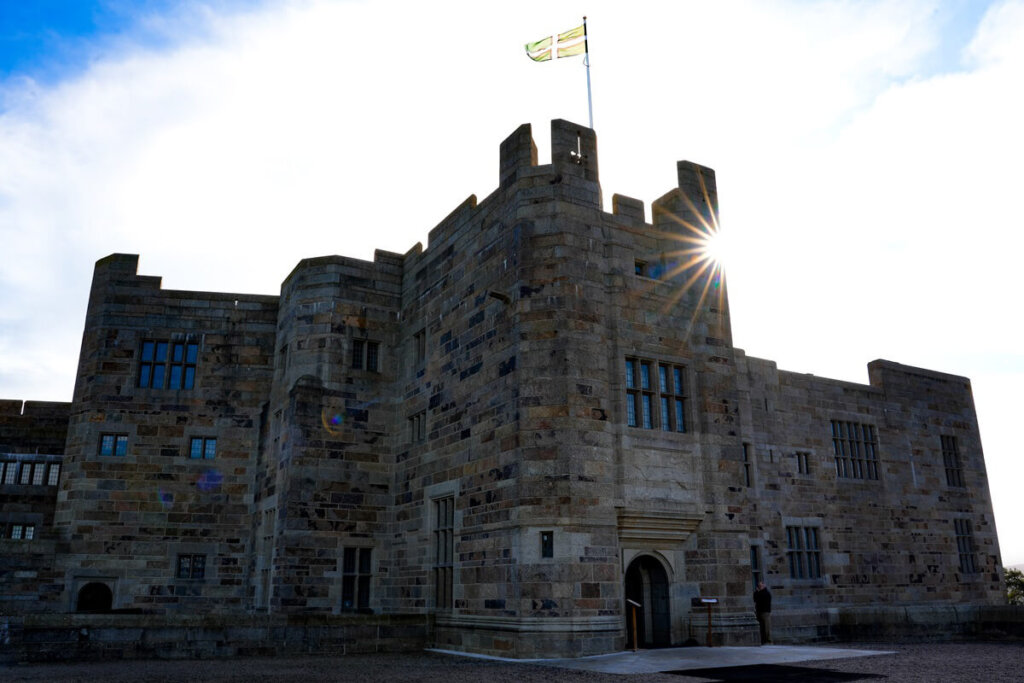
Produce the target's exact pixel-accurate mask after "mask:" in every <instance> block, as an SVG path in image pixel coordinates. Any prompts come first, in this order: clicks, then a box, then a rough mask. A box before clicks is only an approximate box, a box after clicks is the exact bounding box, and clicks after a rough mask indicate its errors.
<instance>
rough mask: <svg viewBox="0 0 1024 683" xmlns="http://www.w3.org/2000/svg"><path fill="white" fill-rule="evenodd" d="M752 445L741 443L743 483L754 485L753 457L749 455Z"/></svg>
mask: <svg viewBox="0 0 1024 683" xmlns="http://www.w3.org/2000/svg"><path fill="white" fill-rule="evenodd" d="M752 450H753V447H752V446H751V445H750V444H749V443H745V444H743V485H744V486H748V487H749V486H753V485H754V473H753V468H754V459H753V456H752V455H751V451H752Z"/></svg>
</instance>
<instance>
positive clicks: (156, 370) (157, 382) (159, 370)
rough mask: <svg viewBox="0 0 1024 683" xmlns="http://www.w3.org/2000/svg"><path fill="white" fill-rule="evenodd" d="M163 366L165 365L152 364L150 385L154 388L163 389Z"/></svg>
mask: <svg viewBox="0 0 1024 683" xmlns="http://www.w3.org/2000/svg"><path fill="white" fill-rule="evenodd" d="M165 367H166V366H164V365H154V366H153V382H152V384H151V385H150V386H152V387H153V388H154V389H163V388H164V369H165Z"/></svg>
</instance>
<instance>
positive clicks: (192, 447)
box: [188, 436, 217, 460]
mask: <svg viewBox="0 0 1024 683" xmlns="http://www.w3.org/2000/svg"><path fill="white" fill-rule="evenodd" d="M188 457H189V458H191V459H193V460H213V459H214V458H215V457H217V439H214V438H211V437H198V436H197V437H194V438H193V439H192V441H191V442H190V444H189V449H188Z"/></svg>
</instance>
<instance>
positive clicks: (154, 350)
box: [139, 339, 199, 389]
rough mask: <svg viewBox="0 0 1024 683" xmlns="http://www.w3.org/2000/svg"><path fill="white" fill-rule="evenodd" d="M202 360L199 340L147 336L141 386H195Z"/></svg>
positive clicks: (157, 387) (142, 362)
mask: <svg viewBox="0 0 1024 683" xmlns="http://www.w3.org/2000/svg"><path fill="white" fill-rule="evenodd" d="M198 360H199V344H197V343H192V342H170V341H163V340H155V339H147V340H145V341H143V342H142V349H141V350H140V352H139V387H140V388H143V389H147V388H148V389H192V388H193V387H194V386H195V380H196V363H197V362H198Z"/></svg>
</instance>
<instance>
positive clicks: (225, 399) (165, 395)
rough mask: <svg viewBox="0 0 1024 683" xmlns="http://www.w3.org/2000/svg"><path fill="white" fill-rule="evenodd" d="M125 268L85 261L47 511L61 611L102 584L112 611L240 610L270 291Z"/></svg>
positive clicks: (268, 366) (116, 260)
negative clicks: (67, 414)
mask: <svg viewBox="0 0 1024 683" xmlns="http://www.w3.org/2000/svg"><path fill="white" fill-rule="evenodd" d="M137 266H138V257H137V256H130V255H117V254H115V255H113V256H109V257H107V258H105V259H102V260H100V261H99V262H98V263H97V264H96V270H95V274H94V278H93V287H92V292H91V294H90V299H89V307H88V311H87V315H86V324H85V333H84V335H83V340H82V352H81V356H80V361H79V373H78V380H77V382H76V385H75V397H74V404H73V408H72V411H71V419H70V426H69V430H68V439H67V448H66V455H65V476H64V477H63V481H62V485H61V489H60V492H59V494H58V503H57V513H56V517H55V527H56V531H57V533H58V534H59V535H60V537H61V538H62V539H64V540H66V541H67V542H69V544H70V548H69V552H68V553H67V554H65V555H63V556H62V557H60V558H59V560H60V563H61V565H62V568H63V570H64V573H65V577H64V583H65V596H64V606H65V609H68V610H74V609H76V605H77V601H78V598H79V596H80V591H81V590H82V589H83V588H84V587H85V586H86V585H88V584H101V585H103V586H106V588H107V589H108V590H109V591H110V592H111V593H112V601H113V604H112V606H113V607H114V608H146V609H159V610H168V609H187V610H188V611H190V612H210V611H222V610H234V611H240V610H243V609H245V608H246V607H247V606H248V600H249V596H248V583H249V576H248V564H249V553H250V550H251V546H250V541H251V534H252V523H253V518H252V514H251V513H252V505H253V488H254V478H255V470H256V453H257V442H258V439H259V434H260V427H261V420H262V419H264V406H265V404H266V401H267V397H268V394H269V389H270V379H271V373H272V369H273V349H274V328H275V325H276V320H277V301H278V299H277V297H271V296H254V295H242V294H213V293H202V292H178V291H173V290H163V289H162V288H161V287H160V279H159V278H156V277H151V276H140V275H137V273H136V270H137ZM154 343H157V344H160V343H164V344H168V347H167V354H168V355H167V357H166V358H153V357H150V358H147V357H146V356H145V354H146V353H147V349H150V350H151V349H152V346H148V345H150V344H154ZM177 345H181V346H179V347H178V348H180V349H182V353H183V354H185V355H184V356H183V357H182V358H181V359H176V358H173V357H172V356H173V354H174V352H175V351H174V350H175V347H176V346H177ZM189 345H194V347H192V348H194V349H195V350H194V351H189ZM156 353H159V351H157V352H156ZM190 353H194V354H195V355H194V357H191V358H190V357H188V354H190ZM157 366H160V367H162V368H163V376H162V377H160V376H159V375H160V373H156V371H154V370H153V369H152V368H154V367H157ZM144 372H149V373H150V374H149V375H148V376H147V377H148V379H147V381H143V379H142V377H143V373H144ZM154 373H156V374H154ZM179 373H180V374H179ZM193 373H194V375H193ZM189 375H193V378H192V379H191V381H188V380H186V379H185V378H186V377H188V376H189ZM175 380H176V381H177V382H178V385H177V386H171V385H172V383H173V381H175ZM158 383H160V384H161V385H162V386H154V385H156V384H158ZM144 384H148V385H149V386H143V385H144ZM194 439H199V440H200V442H199V443H200V444H201V445H202V446H203V448H209V447H210V443H209V442H210V440H215V450H214V451H212V452H204V453H202V454H201V455H202V456H203V457H192V456H193V455H200V454H193V453H191V446H192V442H193V440H194ZM105 442H106V446H110V447H111V450H110V451H108V452H104V450H103V449H104V447H105ZM115 444H116V445H115ZM209 456H213V457H209ZM192 560H195V564H194V565H193V564H192ZM201 560H205V561H204V562H201ZM183 562H184V563H185V564H184V565H183V564H182V563H183ZM183 569H184V573H183Z"/></svg>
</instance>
